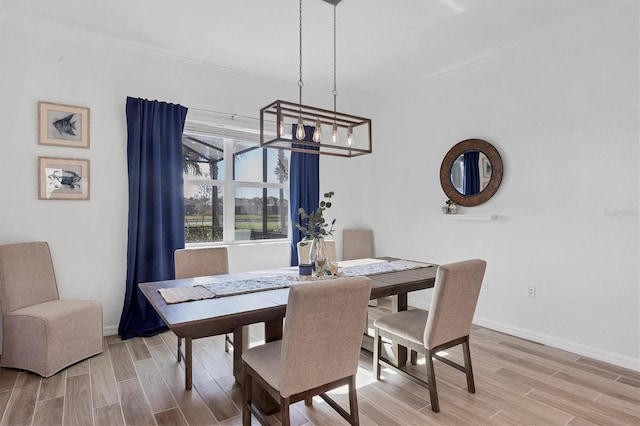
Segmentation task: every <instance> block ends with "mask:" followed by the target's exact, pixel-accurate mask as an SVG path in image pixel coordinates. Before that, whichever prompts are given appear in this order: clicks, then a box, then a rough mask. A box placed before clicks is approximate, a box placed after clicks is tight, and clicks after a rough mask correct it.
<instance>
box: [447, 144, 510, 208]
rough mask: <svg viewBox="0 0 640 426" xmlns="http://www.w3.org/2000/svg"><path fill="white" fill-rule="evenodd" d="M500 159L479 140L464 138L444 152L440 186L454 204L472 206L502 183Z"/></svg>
mask: <svg viewBox="0 0 640 426" xmlns="http://www.w3.org/2000/svg"><path fill="white" fill-rule="evenodd" d="M502 172H503V166H502V158H501V157H500V154H499V153H498V150H497V149H495V147H494V146H493V145H491V144H490V143H489V142H487V141H484V140H482V139H466V140H463V141H462V142H458V143H457V144H455V145H454V146H453V148H451V149H450V150H449V152H447V155H445V157H444V160H442V165H441V166H440V185H442V189H443V190H444V193H445V194H447V196H448V197H449V199H450V200H452V201H455V203H456V204H458V205H461V206H465V207H473V206H477V205H480V204H482V203H484V202H485V201H487V200H488V199H489V198H491V197H493V195H494V194H495V193H496V191H497V190H498V188H499V187H500V183H501V182H502Z"/></svg>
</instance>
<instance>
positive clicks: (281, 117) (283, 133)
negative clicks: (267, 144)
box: [278, 114, 286, 138]
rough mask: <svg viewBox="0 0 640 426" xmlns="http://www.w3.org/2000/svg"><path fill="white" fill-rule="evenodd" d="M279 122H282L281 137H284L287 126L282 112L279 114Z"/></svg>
mask: <svg viewBox="0 0 640 426" xmlns="http://www.w3.org/2000/svg"><path fill="white" fill-rule="evenodd" d="M278 122H279V123H280V137H281V138H284V137H285V135H286V133H285V126H284V116H283V115H282V114H280V115H279V116H278Z"/></svg>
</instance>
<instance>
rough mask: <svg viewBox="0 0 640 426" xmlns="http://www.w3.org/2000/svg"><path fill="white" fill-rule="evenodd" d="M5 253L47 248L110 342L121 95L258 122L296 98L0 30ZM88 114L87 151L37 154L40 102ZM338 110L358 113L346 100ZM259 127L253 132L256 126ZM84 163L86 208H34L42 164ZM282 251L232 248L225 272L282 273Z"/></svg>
mask: <svg viewBox="0 0 640 426" xmlns="http://www.w3.org/2000/svg"><path fill="white" fill-rule="evenodd" d="M0 58H2V59H0V60H1V61H2V64H1V66H0V117H2V118H1V119H0V122H1V123H2V130H1V131H0V169H1V170H2V175H3V176H4V178H5V183H4V184H3V185H1V186H0V200H2V201H0V202H1V203H2V205H1V207H0V244H6V243H13V242H22V241H32V240H46V241H48V242H49V244H50V247H51V251H52V256H53V261H54V266H55V269H56V275H57V279H58V286H59V290H60V295H61V297H63V298H90V299H95V300H97V301H99V302H101V303H102V305H103V308H104V325H105V332H106V333H107V334H115V333H116V332H117V325H118V323H119V320H120V314H121V311H122V303H123V300H124V285H125V278H126V254H127V212H128V201H127V200H128V196H127V191H128V189H127V163H126V121H125V101H126V97H127V96H133V97H142V98H148V99H158V100H161V101H167V102H173V103H180V104H182V105H184V106H186V107H193V108H200V109H207V110H212V111H223V112H229V113H236V114H239V115H244V116H251V117H258V116H259V110H260V108H261V107H263V106H265V105H267V104H268V103H270V102H272V101H274V100H276V99H286V100H295V99H297V94H298V86H297V76H296V70H295V69H293V70H292V81H290V82H284V81H276V80H269V79H262V78H259V77H255V76H251V75H245V74H242V73H237V72H230V71H227V70H222V69H214V68H211V67H206V66H203V65H200V64H197V63H187V62H184V61H181V60H177V59H172V58H167V57H165V56H160V55H155V54H151V53H145V52H144V51H141V50H139V49H137V48H134V47H132V46H125V45H122V44H119V43H114V42H112V41H109V40H105V39H99V38H95V37H94V36H91V35H89V34H84V33H77V32H70V31H68V30H65V29H63V28H59V27H56V26H53V25H50V24H47V23H42V22H35V21H25V20H19V21H13V20H12V18H9V17H7V18H6V19H5V20H4V21H0ZM330 89H331V88H321V90H319V89H316V88H314V87H313V84H307V85H306V86H305V99H307V100H308V102H310V103H312V104H313V103H314V102H315V103H318V104H319V105H327V106H328V105H331V102H332V95H331V90H330ZM39 100H45V101H50V102H58V103H64V104H72V105H81V106H88V107H89V108H90V109H91V147H90V149H89V150H84V149H74V148H64V147H51V146H41V145H38V144H37V102H38V101H39ZM341 102H342V103H343V104H346V105H349V103H352V104H353V100H350V99H349V97H348V95H345V96H342V100H341ZM253 124H256V123H253ZM38 156H57V157H72V158H86V159H89V160H90V161H91V164H90V167H91V171H90V173H91V180H90V182H91V183H90V185H91V200H90V201H40V200H38V197H37V188H38V183H37V170H36V169H37V157H38ZM289 258H290V248H289V243H288V242H287V243H269V244H268V245H266V246H260V245H256V244H242V245H238V246H232V247H230V248H229V262H230V270H231V271H232V272H239V271H247V270H254V269H263V268H272V267H280V266H288V265H289Z"/></svg>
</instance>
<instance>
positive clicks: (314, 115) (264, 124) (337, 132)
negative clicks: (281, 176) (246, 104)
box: [260, 100, 372, 157]
mask: <svg viewBox="0 0 640 426" xmlns="http://www.w3.org/2000/svg"><path fill="white" fill-rule="evenodd" d="M300 120H301V121H302V123H303V124H304V125H305V126H312V127H313V129H316V127H317V124H320V129H321V137H320V138H317V137H316V138H314V139H316V140H318V141H317V142H316V141H314V140H311V139H312V138H310V137H307V138H305V140H298V139H297V137H296V134H295V131H294V132H292V129H294V128H295V127H293V126H294V125H296V126H297V125H298V123H300ZM312 131H313V130H312ZM316 135H317V133H316ZM371 145H372V139H371V120H370V119H368V118H364V117H358V116H355V115H351V114H344V113H340V112H337V111H331V110H327V109H322V108H316V107H312V106H308V105H301V104H297V103H293V102H287V101H282V100H277V101H275V102H272V103H271V104H269V105H267V106H265V107H264V108H262V109H261V110H260V146H261V147H263V148H279V149H286V150H290V151H296V152H305V153H309V154H320V155H334V156H338V157H356V156H359V155H365V154H370V153H371V148H372V147H371Z"/></svg>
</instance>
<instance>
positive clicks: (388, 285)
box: [139, 257, 437, 389]
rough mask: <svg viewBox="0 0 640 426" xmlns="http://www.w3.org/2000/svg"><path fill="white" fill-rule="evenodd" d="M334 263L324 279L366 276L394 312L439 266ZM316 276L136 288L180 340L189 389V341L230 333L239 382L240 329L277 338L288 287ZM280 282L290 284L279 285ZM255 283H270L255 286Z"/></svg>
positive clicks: (267, 275) (401, 359)
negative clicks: (258, 329)
mask: <svg viewBox="0 0 640 426" xmlns="http://www.w3.org/2000/svg"><path fill="white" fill-rule="evenodd" d="M385 264H386V265H385ZM403 265H404V266H403ZM337 266H338V269H337V273H336V274H334V276H330V277H327V278H328V279H330V278H336V276H340V275H343V271H345V273H351V276H353V275H365V276H367V277H369V279H370V280H371V296H370V299H372V300H373V299H379V298H383V297H387V296H393V299H392V300H393V303H392V311H395V312H397V311H402V310H406V309H407V308H408V294H409V293H410V292H413V291H417V290H424V289H428V288H431V287H433V286H434V283H435V276H436V270H437V265H434V264H432V263H426V262H418V261H413V260H404V259H400V258H395V257H380V258H375V259H358V260H354V261H346V262H337ZM354 271H355V272H354ZM334 272H336V271H334ZM317 279H318V278H315V277H300V276H298V268H297V267H290V268H276V269H267V270H259V271H251V272H239V273H230V274H222V275H212V276H206V277H195V278H185V279H172V280H164V281H154V282H146V283H141V284H139V288H140V290H141V292H142V294H143V295H144V296H145V297H146V299H147V300H148V301H149V303H150V304H151V306H152V307H153V308H154V309H155V311H156V312H157V313H158V315H159V316H160V317H161V318H162V320H163V321H164V322H165V324H166V325H167V326H168V328H169V329H170V330H171V331H173V332H174V333H175V334H176V335H177V336H178V338H184V340H185V344H184V352H183V353H182V357H181V358H183V359H184V369H185V388H186V389H191V387H192V356H193V354H192V352H193V351H192V343H193V339H198V338H203V337H209V336H216V335H220V334H225V333H229V332H233V336H234V346H233V374H234V376H235V379H236V381H238V382H239V383H242V381H243V370H242V352H243V351H244V350H246V349H247V348H248V346H249V338H248V334H249V333H248V332H246V331H245V330H244V328H245V327H247V326H249V325H251V324H257V323H264V337H265V341H266V342H270V341H275V340H279V339H281V338H282V327H283V319H284V318H285V316H286V309H287V300H288V296H289V286H290V285H292V284H293V285H298V284H300V285H304V283H305V282H307V281H309V280H314V281H315V280H317ZM283 281H285V282H288V283H287V284H285V285H282V286H279V285H278V283H279V282H283ZM256 283H268V284H269V285H268V286H267V287H266V288H256V285H255V284H256ZM258 287H259V286H258ZM203 288H206V289H208V290H209V292H210V293H211V294H212V296H208V297H204V296H201V295H196V296H194V298H196V299H197V298H198V297H202V298H201V299H199V300H189V296H188V295H190V294H192V293H194V292H195V293H198V294H199V293H202V292H204V290H203ZM229 288H231V290H229ZM247 288H248V289H247ZM205 293H206V292H205ZM185 294H186V295H187V296H184V295H185ZM176 295H177V296H176ZM181 295H182V296H184V297H183V298H184V299H185V300H178V301H177V302H176V299H175V297H178V299H180V297H182V296H181ZM336 344H339V342H336ZM372 348H373V339H372V337H371V336H369V335H368V334H367V328H366V326H365V325H363V349H365V350H369V351H371V350H372ZM395 351H396V354H397V362H398V363H399V364H400V365H402V364H404V363H406V359H407V352H406V348H404V347H402V346H399V345H396V347H395Z"/></svg>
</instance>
